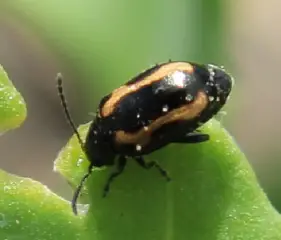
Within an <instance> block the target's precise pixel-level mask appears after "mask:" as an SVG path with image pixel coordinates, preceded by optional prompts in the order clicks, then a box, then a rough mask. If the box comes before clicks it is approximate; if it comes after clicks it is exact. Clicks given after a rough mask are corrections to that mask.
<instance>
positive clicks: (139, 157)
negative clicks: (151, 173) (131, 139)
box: [134, 156, 171, 181]
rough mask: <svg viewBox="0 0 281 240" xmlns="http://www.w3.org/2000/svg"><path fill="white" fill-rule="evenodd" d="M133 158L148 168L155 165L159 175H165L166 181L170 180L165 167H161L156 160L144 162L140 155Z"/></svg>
mask: <svg viewBox="0 0 281 240" xmlns="http://www.w3.org/2000/svg"><path fill="white" fill-rule="evenodd" d="M134 159H135V160H136V162H137V163H138V164H139V165H140V166H141V167H143V168H145V169H150V168H152V167H156V168H157V169H158V170H159V172H160V173H161V175H162V176H163V177H165V178H166V179H167V181H170V180H171V178H170V177H169V175H168V173H167V171H166V170H165V169H163V168H162V167H161V166H160V165H159V163H158V162H156V161H150V162H145V161H144V159H143V157H141V156H137V157H134Z"/></svg>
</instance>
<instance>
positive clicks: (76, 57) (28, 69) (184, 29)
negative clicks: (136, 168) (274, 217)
mask: <svg viewBox="0 0 281 240" xmlns="http://www.w3.org/2000/svg"><path fill="white" fill-rule="evenodd" d="M280 9H281V3H280V1H278V0H269V1H267V2H263V1H259V2H257V1H254V0H248V1H243V0H237V1H223V0H213V1H210V0H174V1H169V0H162V1H160V0H150V1H148V0H143V1H128V0H119V1H114V0H105V1H101V0H81V1H69V0H41V1H35V0H33V1H30V0H13V1H5V0H0V64H2V65H3V66H4V68H5V69H6V71H7V72H8V73H9V76H10V78H11V79H12V81H13V82H14V84H15V85H16V87H17V88H18V90H19V91H20V92H21V93H22V94H23V96H24V98H25V100H26V102H27V107H28V118H27V120H26V122H25V123H24V125H23V126H22V127H21V128H19V129H17V130H15V131H12V132H9V133H8V134H5V135H4V136H2V137H1V138H0V152H1V160H0V168H3V169H5V170H7V171H9V172H12V173H15V174H18V175H21V176H26V177H32V178H34V179H37V180H39V181H41V182H43V183H44V184H47V185H48V186H49V187H50V188H51V189H53V190H54V191H56V192H58V193H60V194H63V195H64V196H66V197H67V198H70V197H71V191H70V188H69V187H68V185H67V184H66V183H65V182H64V181H63V180H62V179H61V178H60V176H58V175H57V174H55V173H54V172H52V168H53V160H54V159H55V158H56V155H57V153H58V152H59V150H60V149H61V148H62V147H63V146H64V145H65V143H66V141H67V140H68V138H69V137H70V136H71V134H72V132H71V130H70V128H69V126H68V124H67V123H66V121H65V118H64V115H63V111H62V109H61V106H60V102H59V99H58V97H57V92H56V85H55V75H56V73H57V72H62V73H63V75H64V77H65V81H64V84H65V91H66V92H67V99H68V103H69V105H70V108H71V111H72V113H73V117H74V119H75V121H76V122H77V123H81V124H82V123H85V122H87V121H89V120H91V118H92V117H91V113H92V112H95V110H96V107H97V104H98V100H99V99H100V98H101V97H102V96H104V95H105V94H107V93H108V92H109V91H111V90H112V89H114V88H116V87H117V86H119V85H120V84H122V83H123V82H125V81H127V80H129V79H130V78H131V77H133V76H134V75H136V74H137V73H139V72H140V71H142V70H144V69H146V68H148V67H150V66H152V65H154V64H155V63H159V62H164V61H168V60H169V59H172V60H185V61H195V62H201V63H214V64H217V65H223V66H225V67H226V69H227V70H229V71H230V72H231V73H232V74H233V76H234V77H235V79H236V81H235V83H236V85H235V89H234V91H233V95H232V97H231V99H230V102H229V104H228V106H227V108H226V111H227V115H226V116H224V115H223V114H221V115H219V118H221V119H222V121H223V123H224V125H225V126H226V127H227V129H228V130H229V131H230V132H231V134H232V135H233V136H234V137H235V139H236V140H237V142H238V143H239V145H240V146H241V148H242V150H243V151H244V152H245V154H246V155H247V156H248V159H249V160H250V162H251V164H252V166H253V168H254V169H255V172H256V174H257V176H258V178H259V180H260V183H261V185H262V186H263V188H264V189H265V191H266V192H267V194H268V195H269V197H270V199H271V201H272V202H273V204H274V205H275V206H276V207H277V208H278V209H279V210H281V184H280V183H281V174H279V172H280V170H281V161H280V147H279V145H280V144H279V141H280V136H281V128H280V126H279V125H278V124H279V123H280V121H281V107H280V105H281V94H280V89H281V81H280V71H279V63H280V62H281V48H280V46H281V24H278V23H279V22H280V21H281V14H280V13H281V10H280Z"/></svg>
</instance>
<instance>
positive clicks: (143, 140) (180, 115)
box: [115, 91, 208, 146]
mask: <svg viewBox="0 0 281 240" xmlns="http://www.w3.org/2000/svg"><path fill="white" fill-rule="evenodd" d="M207 105H208V97H207V95H206V94H205V93H204V92H202V91H200V92H198V94H197V96H196V98H195V100H194V101H193V102H192V103H188V104H186V105H183V106H182V107H179V108H176V109H174V110H172V111H170V112H168V113H167V114H166V115H164V116H162V117H159V118H157V119H156V120H155V121H153V122H152V123H151V124H150V125H148V126H146V127H143V128H141V129H140V130H139V131H138V132H135V133H126V132H124V131H117V132H116V135H115V141H116V143H119V144H140V145H142V146H144V145H146V144H147V143H149V141H150V136H151V134H152V133H153V132H155V131H156V130H157V129H159V128H161V127H162V126H163V125H165V124H168V123H172V122H176V121H178V120H190V119H193V118H195V117H197V116H198V115H199V114H200V113H201V112H202V111H203V110H204V109H205V108H206V107H207Z"/></svg>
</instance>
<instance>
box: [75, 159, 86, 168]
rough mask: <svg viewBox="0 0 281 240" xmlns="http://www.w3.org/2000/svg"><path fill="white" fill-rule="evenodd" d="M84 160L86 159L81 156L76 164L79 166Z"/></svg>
mask: <svg viewBox="0 0 281 240" xmlns="http://www.w3.org/2000/svg"><path fill="white" fill-rule="evenodd" d="M83 161H84V159H82V158H79V159H78V161H77V163H76V166H77V167H80V165H81V164H82V162H83Z"/></svg>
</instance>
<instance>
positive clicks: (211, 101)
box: [57, 61, 233, 214]
mask: <svg viewBox="0 0 281 240" xmlns="http://www.w3.org/2000/svg"><path fill="white" fill-rule="evenodd" d="M57 83H58V92H59V96H60V99H61V103H62V105H63V109H64V112H65V114H66V117H67V119H68V121H69V123H70V125H71V126H72V128H73V130H74V133H75V135H76V136H77V138H78V140H79V142H80V145H81V147H82V149H83V151H84V152H85V154H86V156H87V158H88V160H89V161H90V165H89V169H88V172H87V174H85V175H84V177H83V178H82V180H81V182H80V184H79V186H78V187H77V189H76V191H75V193H74V196H73V200H72V209H73V212H74V213H75V214H77V208H76V203H77V199H78V197H79V194H80V192H81V188H82V186H83V184H84V182H85V180H86V179H87V178H88V177H89V176H90V174H91V172H92V169H93V168H94V167H102V166H112V165H116V170H115V171H113V172H112V173H111V175H110V176H109V178H108V181H107V182H106V184H105V187H104V192H103V196H106V194H107V193H108V191H109V187H110V183H111V182H112V181H113V179H114V178H116V177H117V176H118V175H120V174H121V173H122V172H123V170H124V168H125V166H126V162H127V159H128V158H129V157H130V158H132V159H134V160H135V161H136V162H137V163H138V164H139V165H140V166H141V167H143V168H145V169H149V168H151V167H156V168H157V169H158V170H159V171H160V173H161V174H162V175H163V176H164V177H166V178H167V180H170V177H169V176H168V174H167V172H166V171H165V170H164V169H163V168H162V167H161V166H160V165H159V164H158V163H157V162H156V161H151V162H146V161H145V160H144V157H143V156H145V155H147V154H150V153H152V152H154V151H156V150H158V149H161V148H163V147H164V146H166V145H168V144H170V143H200V142H205V141H207V140H209V138H210V137H209V135H207V134H204V133H201V132H199V131H198V130H197V128H198V127H199V126H201V125H202V124H204V123H205V122H207V121H208V120H209V119H211V118H212V117H213V116H214V115H215V114H216V113H218V111H219V110H220V109H221V108H222V107H223V106H224V104H225V103H226V101H227V99H228V97H229V94H230V92H231V89H232V85H233V79H232V77H231V76H230V75H229V74H228V73H227V72H226V71H225V70H224V69H223V68H222V67H218V66H215V65H212V64H197V63H193V62H177V61H175V62H172V61H169V62H166V63H162V64H157V65H155V66H154V67H152V68H149V69H148V70H146V71H144V72H142V73H140V74H139V75H137V76H136V77H134V78H132V79H131V80H130V81H128V82H127V83H125V84H124V85H122V86H121V87H119V88H117V89H115V90H113V91H112V92H111V93H110V94H108V95H106V96H105V97H103V98H102V100H101V101H100V104H99V107H98V110H97V114H96V116H95V118H94V120H93V121H92V123H91V125H90V128H89V131H88V133H87V136H86V140H85V142H83V141H82V140H81V137H80V135H79V133H78V131H77V128H76V126H75V124H74V122H73V120H72V118H71V116H70V113H69V111H68V108H67V104H66V100H65V96H64V93H63V87H62V76H61V75H60V74H58V76H57ZM116 158H117V159H116Z"/></svg>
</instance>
